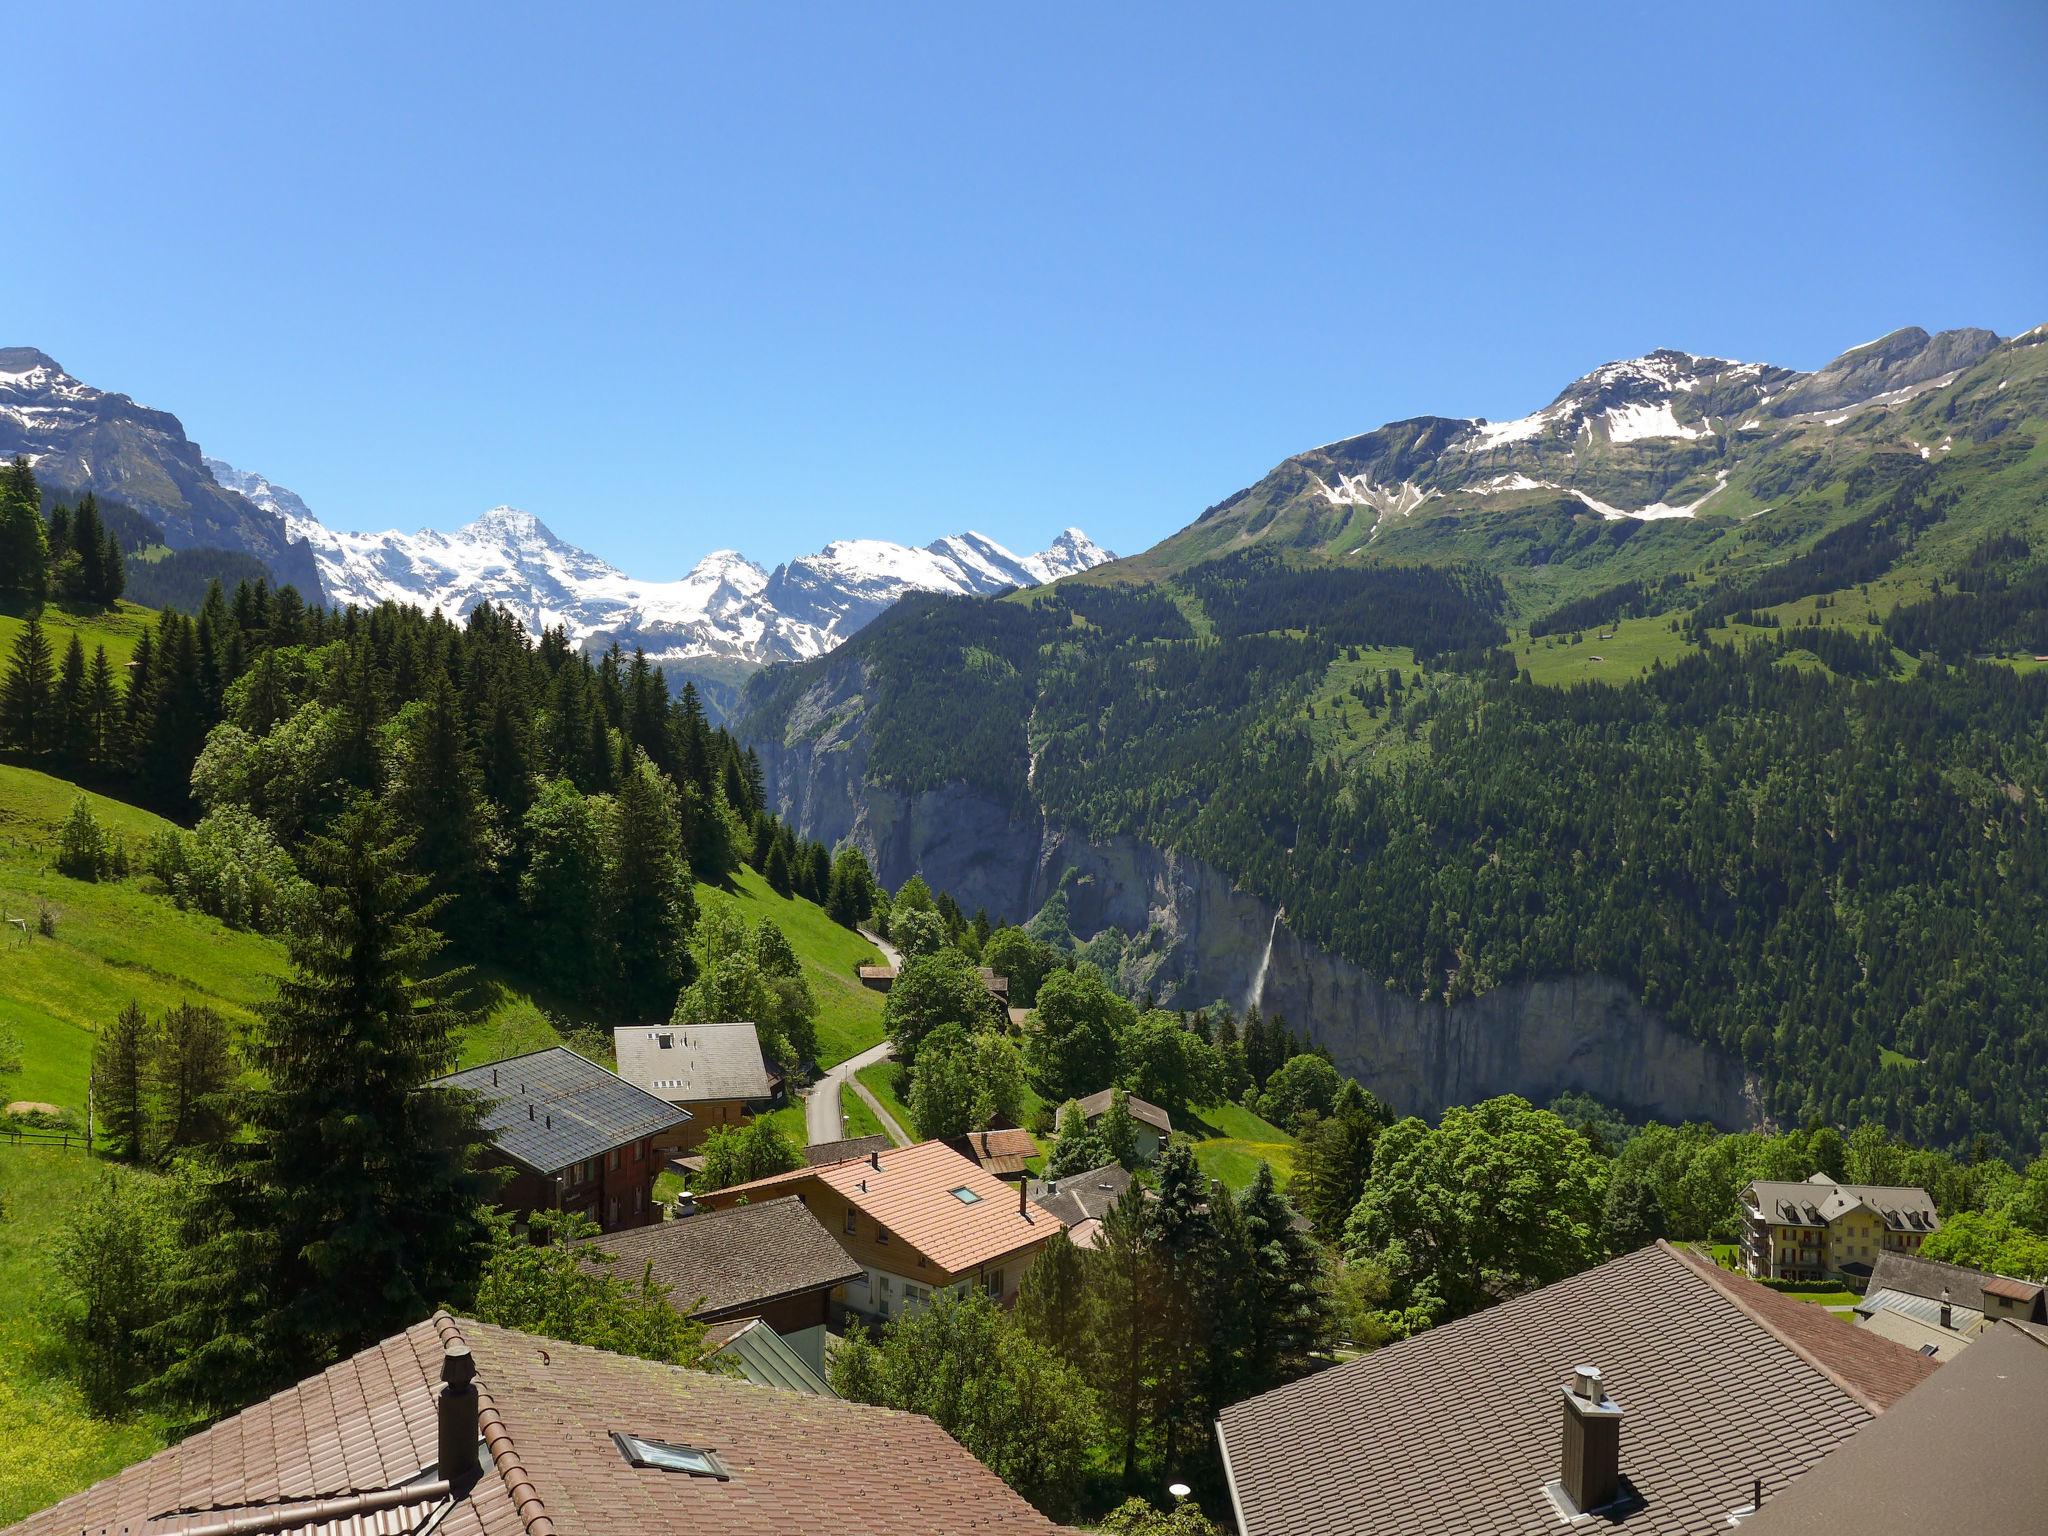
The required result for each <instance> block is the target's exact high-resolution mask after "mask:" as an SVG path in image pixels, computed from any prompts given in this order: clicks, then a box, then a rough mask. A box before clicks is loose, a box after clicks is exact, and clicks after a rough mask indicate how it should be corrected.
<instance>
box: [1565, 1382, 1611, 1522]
mask: <svg viewBox="0 0 2048 1536" xmlns="http://www.w3.org/2000/svg"><path fill="white" fill-rule="evenodd" d="M1558 1481H1559V1484H1560V1486H1561V1487H1562V1488H1563V1490H1564V1496H1565V1498H1566V1499H1568V1500H1570V1502H1571V1506H1572V1510H1573V1512H1574V1513H1575V1514H1581V1515H1583V1514H1589V1513H1591V1512H1592V1511H1593V1510H1596V1509H1600V1508H1603V1507H1605V1506H1606V1505H1609V1504H1612V1503H1613V1502H1614V1500H1615V1496H1616V1495H1617V1494H1619V1493H1620V1492H1621V1404H1619V1403H1617V1402H1616V1401H1614V1399H1613V1398H1611V1397H1609V1396H1608V1395H1607V1389H1606V1385H1605V1384H1604V1383H1603V1382H1602V1381H1601V1379H1600V1370H1599V1367H1597V1366H1592V1365H1581V1366H1577V1367H1575V1368H1574V1369H1573V1371H1572V1379H1571V1381H1570V1382H1569V1383H1568V1384H1567V1385H1566V1386H1565V1388H1564V1466H1563V1473H1562V1476H1561V1477H1560V1478H1559V1479H1558Z"/></svg>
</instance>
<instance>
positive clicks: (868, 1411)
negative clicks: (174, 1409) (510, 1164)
mask: <svg viewBox="0 0 2048 1536" xmlns="http://www.w3.org/2000/svg"><path fill="white" fill-rule="evenodd" d="M169 1511H183V1513H167V1512H169ZM88 1531H89V1532H92V1533H94V1536H113V1533H117V1532H128V1533H134V1536H141V1533H144V1532H147V1533H150V1536H198V1533H200V1532H202V1531H203V1532H207V1533H210V1536H229V1533H238V1536H265V1533H274V1536H283V1533H286V1532H290V1533H292V1536H404V1533H418V1536H425V1533H432V1536H707V1533H716V1536H792V1533H796V1532H821V1533H822V1532H852V1531H859V1532H861V1533H862V1536H1058V1532H1059V1528H1058V1527H1056V1526H1055V1525H1054V1524H1053V1523H1052V1522H1051V1521H1050V1520H1048V1519H1046V1518H1045V1516H1043V1515H1041V1514H1039V1513H1038V1511H1037V1510H1035V1509H1033V1508H1032V1507H1031V1506H1030V1505H1029V1504H1027V1503H1026V1502H1025V1501H1024V1500H1023V1499H1022V1498H1020V1497H1018V1495H1017V1494H1015V1493H1014V1492H1012V1491H1011V1490H1010V1488H1009V1487H1008V1486H1007V1485H1005V1484H1004V1483H1003V1481H1002V1480H1001V1479H1000V1478H998V1477H997V1476H996V1475H995V1474H994V1473H993V1472H991V1471H989V1470H988V1468H987V1467H985V1466H983V1465H982V1464H981V1463H980V1462H979V1461H977V1460H975V1458H974V1457H973V1456H972V1455H970V1454H969V1453H968V1452H967V1451H966V1450H964V1449H962V1447H961V1446H960V1444H959V1442H958V1441H956V1440H954V1439H953V1437H952V1436H951V1435H949V1434H947V1433H946V1432H945V1431H944V1430H942V1429H940V1428H939V1426H938V1425H936V1424H934V1423H933V1422H932V1421H931V1420H930V1419H927V1418H924V1417H921V1416H920V1415H918V1414H914V1413H899V1412H896V1411H895V1410H893V1409H887V1408H870V1407H867V1406H866V1405H864V1404H860V1403H848V1402H842V1401H840V1400H838V1399H836V1398H832V1397H829V1396H821V1395H813V1394H805V1393H798V1392H771V1391H765V1390H763V1389H762V1388H761V1387H759V1386H756V1385H754V1384H752V1383H751V1382H748V1381H742V1380H738V1379H734V1378H729V1377H724V1376H717V1375H712V1374H710V1373H708V1372H704V1371H692V1370H685V1369H684V1368H682V1367H681V1366H675V1365H664V1364H661V1363H659V1362H657V1361H653V1360H641V1359H638V1358H635V1357H633V1356H630V1355H615V1354H610V1353H607V1352H606V1351H604V1350H599V1349H590V1348H587V1347H585V1346H584V1345H581V1344H565V1343H563V1342H561V1341H560V1340H558V1339H543V1338H537V1337H535V1336H534V1335H532V1334H525V1333H515V1332H513V1331H512V1330H511V1329H508V1328H497V1327H493V1326H491V1325H489V1324H486V1323H478V1322H473V1321H470V1320H468V1319H465V1318H457V1317H450V1316H449V1315H448V1314H447V1313H445V1312H443V1313H436V1314H435V1315H434V1316H433V1317H431V1318H427V1319H425V1320H424V1321H422V1322H419V1323H417V1324H415V1325H414V1326H413V1327H411V1328H408V1329H407V1330H406V1331H405V1332H404V1333H400V1334H395V1335H393V1336H392V1337H391V1338H388V1339H386V1340H384V1341H383V1342H382V1343H381V1344H374V1345H372V1346H371V1347H370V1348H368V1349H366V1350H364V1351H363V1352H362V1353H361V1354H358V1355H355V1356H352V1357H351V1358H349V1359H346V1360H343V1361H341V1362H340V1363H339V1364H336V1365H333V1366H330V1367H329V1368H328V1369H327V1370H325V1371H323V1372H321V1373H320V1374H319V1375H317V1376H310V1377H308V1378H307V1379H306V1380H304V1381H302V1382H300V1383H299V1384H298V1385H297V1386H295V1387H289V1388H287V1389H286V1390H284V1391H282V1392H280V1393H278V1394H277V1395H276V1396H274V1397H270V1398H267V1399H265V1400H264V1401H262V1402H260V1403H257V1404H255V1405H253V1406H252V1407H249V1408H246V1409H244V1410H243V1411H242V1412H240V1413H238V1414H236V1415H234V1416H233V1417H232V1418H227V1419H223V1420H221V1422H220V1423H218V1424H215V1425H213V1426H212V1427H211V1428H209V1429H204V1430H201V1431H200V1432H199V1433H198V1434H195V1435H193V1436H191V1437H190V1438H188V1439H185V1440H181V1441H179V1442H178V1443H177V1444H176V1445H174V1446H171V1447H170V1448H169V1449H168V1450H164V1451H159V1452H158V1453H157V1454H156V1455H154V1456H152V1457H150V1458H149V1460H147V1461H144V1462H138V1463H137V1464H136V1465H134V1466H132V1467H130V1468H128V1469H127V1470H126V1471H125V1472H121V1473H118V1474H116V1475H115V1476H113V1477H110V1478H107V1479H105V1480H104V1481H102V1482H98V1483H95V1484H94V1485H93V1486H92V1487H90V1488H88V1489H86V1490H85V1491H84V1492H83V1493H78V1494H74V1495H72V1496H71V1497H70V1498H68V1499H65V1500H63V1501H62V1502H61V1503H58V1504H53V1505H51V1506H50V1507H49V1508H48V1509H46V1510H44V1511H42V1513H40V1514H35V1515H31V1516H29V1517H28V1518H27V1519H26V1520H24V1521H23V1522H22V1523H21V1524H19V1525H17V1526H15V1527H13V1529H12V1531H11V1532H10V1533H9V1536H81V1533H82V1532H88Z"/></svg>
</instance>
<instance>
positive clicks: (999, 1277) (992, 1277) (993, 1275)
mask: <svg viewBox="0 0 2048 1536" xmlns="http://www.w3.org/2000/svg"><path fill="white" fill-rule="evenodd" d="M981 1286H982V1289H983V1290H985V1291H987V1292H988V1293H989V1295H990V1296H992V1297H994V1298H995V1299H996V1300H997V1301H1001V1300H1002V1299H1003V1272H1002V1271H1001V1270H1000V1269H991V1270H989V1271H988V1272H987V1273H986V1274H984V1275H983V1276H982V1277H981Z"/></svg>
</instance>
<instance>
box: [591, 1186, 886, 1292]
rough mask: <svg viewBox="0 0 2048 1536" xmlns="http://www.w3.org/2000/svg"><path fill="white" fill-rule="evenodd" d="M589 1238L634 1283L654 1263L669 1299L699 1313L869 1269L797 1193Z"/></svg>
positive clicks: (841, 1280)
mask: <svg viewBox="0 0 2048 1536" xmlns="http://www.w3.org/2000/svg"><path fill="white" fill-rule="evenodd" d="M588 1244H589V1246H590V1247H592V1248H598V1249H602V1250H604V1251H605V1252H607V1253H609V1254H611V1256H612V1261H613V1262H612V1273H613V1274H615V1275H617V1276H618V1277H619V1278H620V1279H621V1280H623V1281H626V1282H628V1283H631V1282H634V1281H637V1280H638V1279H639V1278H640V1276H641V1275H642V1274H643V1273H645V1272H646V1270H647V1268H648V1266H649V1265H652V1266H653V1270H654V1282H655V1284H657V1285H661V1286H665V1287H667V1289H668V1294H669V1300H670V1302H672V1303H673V1304H674V1305H675V1306H676V1307H678V1308H682V1309H686V1310H688V1311H689V1312H690V1313H691V1315H692V1316H696V1317H707V1318H708V1317H731V1316H735V1315H739V1314H743V1313H744V1312H745V1310H746V1309H747V1308H749V1307H761V1306H765V1305H767V1304H768V1303H769V1302H771V1301H774V1300H776V1299H777V1298H778V1297H782V1296H793V1295H796V1294H798V1293H800V1292H803V1291H819V1290H825V1289H827V1288H828V1287H831V1286H835V1285H844V1284H846V1283H847V1282H849V1281H852V1280H858V1279H860V1278H861V1276H862V1274H863V1273H864V1271H863V1270H862V1269H861V1267H860V1266H859V1265H858V1264H856V1263H854V1262H853V1260H851V1259H849V1258H848V1257H847V1256H846V1250H845V1249H843V1248H841V1247H840V1246H839V1244H838V1242H837V1241H836V1240H835V1239H834V1238H833V1236H832V1234H831V1233H829V1232H827V1231H826V1230H825V1229H824V1227H822V1226H820V1225H819V1223H818V1218H817V1217H815V1216H813V1215H812V1214H811V1213H810V1212H809V1211H807V1210H806V1209H804V1204H803V1202H802V1201H801V1200H798V1199H797V1198H796V1197H795V1196H794V1195H791V1196H789V1197H787V1198H785V1199H781V1200H763V1201H761V1202H760V1203H759V1204H758V1205H736V1206H732V1207H730V1208H728V1209H726V1210H720V1211H700V1212H698V1214H696V1215H695V1216H686V1217H683V1218H682V1219H680V1220H678V1221H658V1222H655V1223H653V1224H652V1225H651V1226H645V1227H629V1228H627V1229H626V1230H625V1231H622V1232H607V1233H605V1234H603V1235H602V1236H599V1237H593V1238H590V1239H589V1240H588ZM700 1297H701V1298H702V1304H701V1305H698V1299H699V1298H700Z"/></svg>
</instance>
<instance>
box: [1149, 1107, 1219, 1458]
mask: <svg viewBox="0 0 2048 1536" xmlns="http://www.w3.org/2000/svg"><path fill="white" fill-rule="evenodd" d="M1158 1175H1159V1183H1158V1188H1157V1190H1156V1191H1155V1195H1154V1198H1153V1199H1152V1200H1151V1201H1149V1202H1148V1203H1147V1205H1146V1207H1145V1236H1146V1241H1147V1244H1148V1245H1149V1247H1150V1248H1151V1251H1152V1259H1153V1264H1154V1267H1155V1269H1156V1271H1157V1274H1158V1296H1157V1299H1156V1302H1155V1307H1154V1322H1155V1327H1156V1329H1157V1336H1158V1337H1159V1338H1160V1339H1161V1340H1163V1341H1170V1343H1168V1344H1163V1345H1162V1347H1161V1348H1159V1349H1158V1350H1157V1351H1156V1352H1155V1357H1154V1359H1153V1361H1152V1368H1151V1370H1150V1372H1149V1373H1148V1374H1149V1377H1150V1381H1149V1383H1148V1385H1149V1388H1150V1391H1151V1409H1152V1416H1153V1418H1154V1420H1155V1421H1156V1422H1157V1423H1158V1425H1159V1426H1160V1434H1161V1440H1162V1447H1163V1451H1164V1456H1165V1464H1166V1466H1167V1467H1169V1468H1172V1467H1179V1466H1182V1465H1186V1464H1188V1459H1189V1455H1190V1452H1191V1450H1192V1449H1193V1448H1195V1447H1198V1446H1199V1445H1200V1444H1201V1441H1202V1437H1203V1434H1204V1432H1205V1429H1204V1426H1205V1424H1206V1419H1205V1417H1204V1406H1205V1405H1204V1403H1203V1399H1202V1392H1201V1382H1202V1377H1203V1374H1204V1372H1205V1370H1206V1368H1207V1363H1208V1351H1209V1344H1210V1328H1211V1317H1210V1312H1209V1298H1208V1295H1207V1292H1206V1289H1205V1284H1204V1282H1205V1280H1206V1278H1207V1275H1208V1259H1209V1254H1210V1251H1211V1248H1212V1245H1213V1243H1214V1241H1215V1228H1214V1227H1213V1226H1212V1224H1211V1222H1210V1219H1209V1212H1208V1200H1209V1191H1208V1185H1207V1181H1206V1180H1205V1179H1204V1178H1203V1176H1202V1170H1201V1167H1200V1165H1199V1164H1197V1163H1196V1161H1195V1154H1194V1152H1193V1150H1192V1149H1191V1148H1190V1147H1189V1146H1188V1145H1187V1143H1186V1142H1173V1143H1171V1144H1169V1145H1168V1146H1167V1148H1166V1150H1165V1151H1164V1152H1162V1153H1161V1154H1160V1156H1159V1166H1158Z"/></svg>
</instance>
